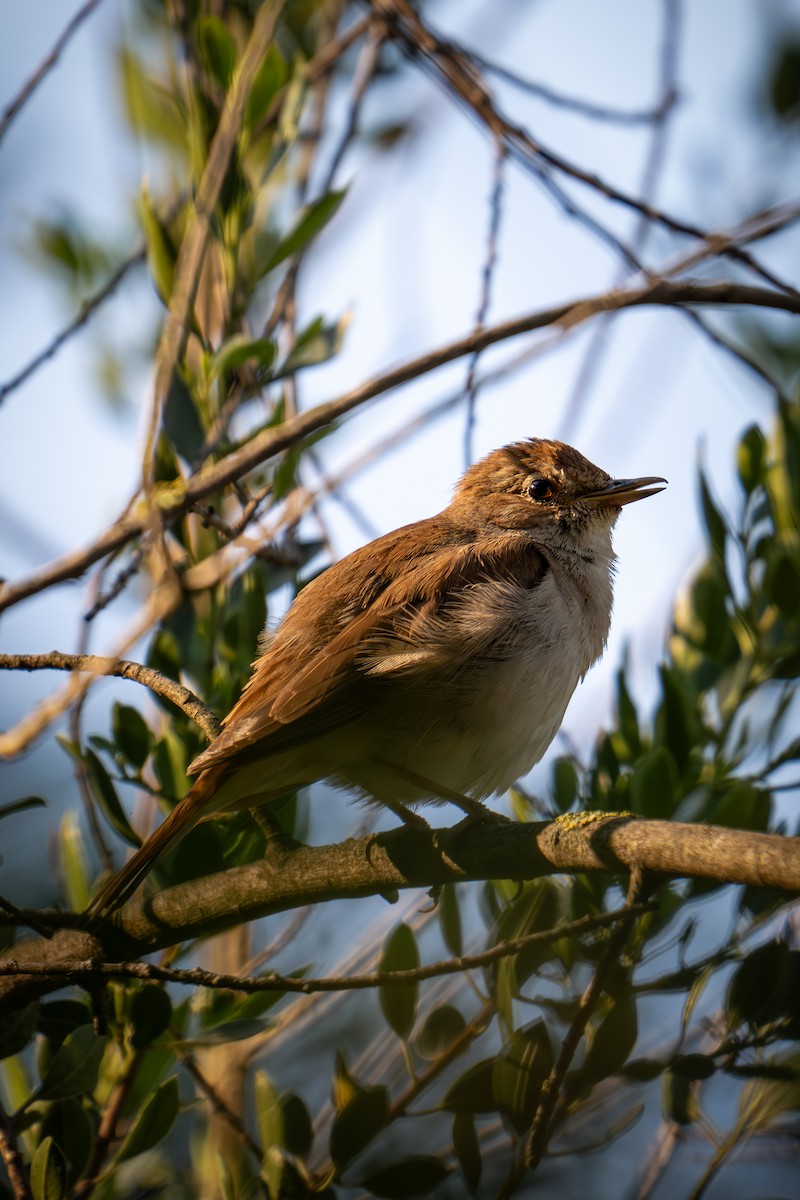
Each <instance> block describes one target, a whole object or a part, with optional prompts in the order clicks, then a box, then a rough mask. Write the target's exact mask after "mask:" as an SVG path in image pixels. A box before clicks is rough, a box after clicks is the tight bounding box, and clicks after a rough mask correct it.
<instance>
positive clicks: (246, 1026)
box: [181, 1019, 272, 1047]
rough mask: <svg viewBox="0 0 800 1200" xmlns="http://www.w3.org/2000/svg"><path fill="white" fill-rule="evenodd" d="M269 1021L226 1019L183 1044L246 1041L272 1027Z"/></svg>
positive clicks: (218, 1043)
mask: <svg viewBox="0 0 800 1200" xmlns="http://www.w3.org/2000/svg"><path fill="white" fill-rule="evenodd" d="M271 1027H272V1026H271V1023H270V1022H269V1021H256V1020H249V1019H248V1020H241V1021H225V1022H223V1024H222V1025H217V1026H215V1028H214V1029H208V1030H206V1032H205V1033H198V1034H197V1036H196V1037H191V1038H186V1039H184V1040H182V1041H181V1045H182V1046H186V1047H194V1046H225V1045H227V1044H228V1042H244V1041H247V1039H248V1038H251V1037H257V1036H258V1034H260V1033H264V1032H266V1030H267V1029H270V1028H271Z"/></svg>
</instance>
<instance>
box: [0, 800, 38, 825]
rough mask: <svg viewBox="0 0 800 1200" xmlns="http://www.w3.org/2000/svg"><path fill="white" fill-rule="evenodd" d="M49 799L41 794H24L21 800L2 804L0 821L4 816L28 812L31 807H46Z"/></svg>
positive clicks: (0, 806) (0, 805)
mask: <svg viewBox="0 0 800 1200" xmlns="http://www.w3.org/2000/svg"><path fill="white" fill-rule="evenodd" d="M46 807H47V801H46V800H42V798H41V796H23V798H22V799H21V800H12V801H11V802H10V803H9V804H0V821H2V820H3V818H4V817H13V816H15V815H16V814H17V813H21V812H27V810H28V809H29V808H46Z"/></svg>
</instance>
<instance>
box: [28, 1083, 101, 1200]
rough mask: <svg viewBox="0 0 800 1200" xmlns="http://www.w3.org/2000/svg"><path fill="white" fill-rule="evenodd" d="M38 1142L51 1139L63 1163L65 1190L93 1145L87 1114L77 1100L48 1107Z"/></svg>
mask: <svg viewBox="0 0 800 1200" xmlns="http://www.w3.org/2000/svg"><path fill="white" fill-rule="evenodd" d="M41 1136H42V1138H43V1139H44V1138H47V1137H52V1139H53V1141H54V1142H55V1144H56V1146H57V1147H58V1148H59V1149H60V1150H61V1152H62V1154H63V1155H64V1158H65V1159H66V1182H67V1187H72V1186H73V1184H74V1183H75V1181H76V1180H77V1179H78V1177H79V1176H80V1175H81V1174H82V1173H83V1171H84V1170H85V1168H86V1164H87V1163H88V1161H89V1155H90V1154H91V1152H92V1146H93V1145H94V1139H95V1129H94V1126H93V1124H92V1122H91V1120H90V1118H89V1114H88V1113H87V1111H86V1109H85V1108H84V1107H83V1105H82V1104H80V1103H79V1101H77V1100H60V1101H59V1102H58V1103H57V1104H51V1105H50V1106H49V1111H48V1112H47V1113H46V1115H45V1118H44V1121H43V1122H42V1129H41Z"/></svg>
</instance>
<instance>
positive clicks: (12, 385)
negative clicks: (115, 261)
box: [0, 246, 147, 404]
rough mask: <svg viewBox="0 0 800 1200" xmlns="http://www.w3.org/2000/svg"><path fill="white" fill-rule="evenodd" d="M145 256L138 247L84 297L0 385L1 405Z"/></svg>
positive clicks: (142, 247)
mask: <svg viewBox="0 0 800 1200" xmlns="http://www.w3.org/2000/svg"><path fill="white" fill-rule="evenodd" d="M146 257H147V254H146V251H145V248H144V246H139V247H138V248H137V249H136V250H134V251H133V253H132V254H130V255H129V256H128V257H127V258H126V259H125V261H124V262H122V263H120V265H119V266H118V267H117V269H116V271H115V272H114V274H113V275H112V276H111V277H110V278H109V279H108V280H107V281H106V283H104V284H103V286H102V287H101V288H100V289H99V290H98V291H96V292H95V293H94V294H93V295H92V296H90V297H89V299H88V300H84V302H83V304H82V305H81V307H80V309H79V310H78V313H77V315H76V316H75V317H73V319H72V320H71V321H70V322H69V324H68V325H65V326H64V328H63V329H62V330H61V331H60V332H59V333H57V334H56V336H55V337H54V338H53V339H52V340H51V341H50V342H48V343H47V345H46V346H45V347H44V348H43V349H42V350H40V351H39V352H38V353H37V354H34V356H33V358H31V359H29V360H28V362H27V363H26V364H25V366H24V367H21V368H20V370H19V371H17V373H16V375H12V376H11V378H10V379H7V380H6V382H5V383H4V384H0V404H2V402H3V400H5V398H6V397H7V396H9V395H10V394H11V393H12V392H14V391H16V389H17V388H18V387H21V385H22V384H23V383H25V382H26V381H27V380H28V379H29V378H30V377H31V375H33V373H34V372H35V371H38V369H39V367H41V366H44V364H45V363H46V362H48V361H49V360H50V359H51V358H53V357H54V356H55V354H56V353H57V352H58V351H59V350H60V349H61V347H62V346H63V345H64V343H65V342H68V341H69V339H70V338H71V337H72V336H73V335H74V334H76V333H77V332H78V330H79V329H82V328H83V326H84V325H85V324H86V323H87V321H88V320H89V318H90V317H91V316H92V315H93V314H94V313H95V312H96V311H97V309H98V308H100V306H101V305H102V304H104V303H105V301H106V300H108V298H109V296H111V295H113V293H114V292H115V291H116V290H117V288H118V287H119V285H120V284H121V283H122V280H123V279H124V278H125V276H126V275H127V274H128V272H129V271H130V270H131V269H132V268H133V267H137V266H139V265H140V263H143V262H144V261H145V259H146Z"/></svg>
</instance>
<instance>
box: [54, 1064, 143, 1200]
mask: <svg viewBox="0 0 800 1200" xmlns="http://www.w3.org/2000/svg"><path fill="white" fill-rule="evenodd" d="M143 1055H144V1051H143V1050H134V1052H133V1053H132V1054H131V1057H130V1058H129V1060H128V1062H127V1064H126V1065H125V1068H124V1069H123V1071H122V1074H121V1075H120V1076H119V1078H118V1080H117V1082H116V1084H115V1086H114V1089H113V1091H112V1093H111V1095H110V1097H109V1099H108V1103H107V1104H106V1107H105V1109H104V1110H103V1115H102V1117H101V1118H100V1125H99V1127H98V1130H97V1133H96V1135H95V1138H94V1144H93V1147H92V1155H91V1158H90V1159H89V1162H88V1163H87V1165H86V1168H85V1170H84V1172H83V1178H82V1179H81V1180H80V1181H79V1183H78V1184H77V1185H76V1187H75V1190H74V1191H73V1193H72V1195H73V1197H74V1200H85V1197H88V1196H90V1195H91V1194H92V1192H93V1191H94V1189H95V1186H96V1184H97V1177H98V1175H99V1174H100V1170H101V1168H102V1166H103V1163H104V1162H105V1159H106V1155H107V1154H108V1152H109V1149H110V1148H111V1143H112V1142H113V1141H114V1139H115V1137H116V1136H117V1125H118V1124H119V1120H120V1117H121V1116H122V1110H123V1108H124V1106H125V1102H126V1100H127V1099H128V1095H129V1094H130V1090H131V1088H132V1087H133V1085H134V1083H135V1082H136V1075H137V1072H138V1070H139V1067H140V1066H141V1063H142V1056H143Z"/></svg>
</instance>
